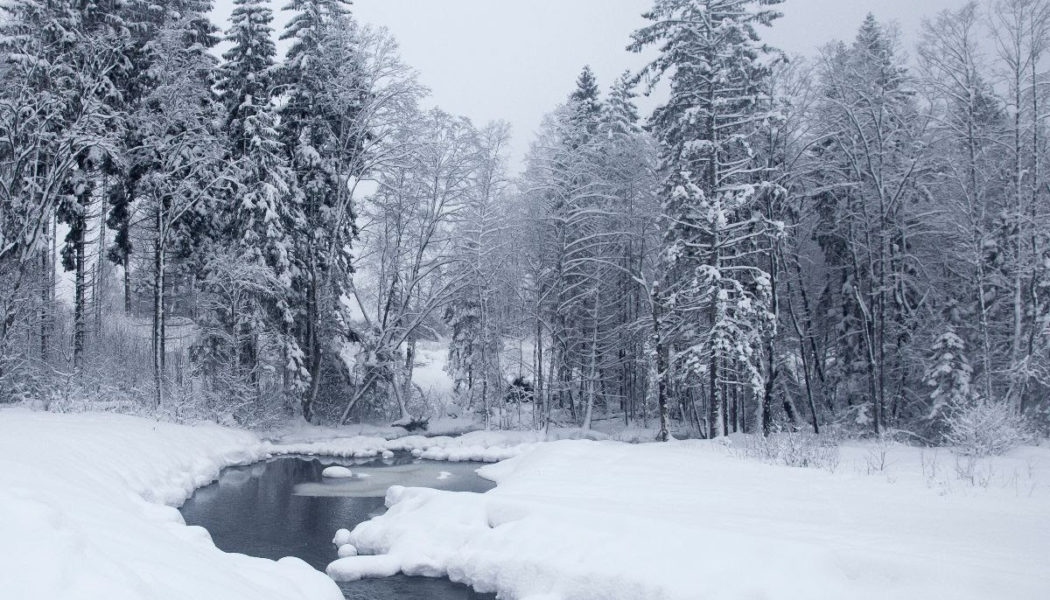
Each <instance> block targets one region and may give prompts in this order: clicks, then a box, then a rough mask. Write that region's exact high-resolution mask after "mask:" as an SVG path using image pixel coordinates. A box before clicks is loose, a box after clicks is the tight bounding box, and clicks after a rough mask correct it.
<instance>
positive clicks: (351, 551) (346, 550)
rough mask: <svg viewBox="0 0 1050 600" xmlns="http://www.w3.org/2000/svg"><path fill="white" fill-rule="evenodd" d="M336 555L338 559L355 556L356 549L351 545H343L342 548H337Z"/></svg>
mask: <svg viewBox="0 0 1050 600" xmlns="http://www.w3.org/2000/svg"><path fill="white" fill-rule="evenodd" d="M344 531H345V530H344ZM336 553H337V554H338V555H339V558H346V557H347V556H357V548H356V547H355V546H354V545H353V544H343V545H342V546H339V550H338V551H337V552H336Z"/></svg>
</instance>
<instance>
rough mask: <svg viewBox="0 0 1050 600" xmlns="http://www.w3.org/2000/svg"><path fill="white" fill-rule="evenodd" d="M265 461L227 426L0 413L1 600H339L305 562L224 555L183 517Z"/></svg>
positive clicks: (255, 442)
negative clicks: (229, 471) (190, 506)
mask: <svg viewBox="0 0 1050 600" xmlns="http://www.w3.org/2000/svg"><path fill="white" fill-rule="evenodd" d="M266 452H267V449H266V447H265V445H264V444H262V443H261V442H260V441H259V439H258V438H257V437H255V436H254V435H252V434H249V433H243V432H238V431H233V430H230V429H223V428H219V427H212V426H198V427H185V426H179V425H172V424H167V423H159V422H155V421H150V420H146V419H141V418H135V417H126V416H118V415H102V414H77V415H60V414H48V413H34V412H30V411H27V410H17V409H16V410H10V409H8V410H0V598H4V599H5V600H8V599H9V600H36V599H42V598H64V599H78V600H79V599H85V600H87V599H95V598H98V599H105V600H119V599H124V598H128V599H132V598H134V599H147V598H149V599H154V600H158V599H164V598H171V599H173V600H175V599H178V600H185V599H186V598H198V599H205V598H207V599H239V598H243V599H245V600H264V599H267V598H273V599H275V600H277V599H281V600H290V599H296V598H301V599H303V600H307V599H309V600H324V599H332V600H338V599H340V598H342V594H341V593H340V592H339V589H338V587H336V585H335V584H334V583H333V582H332V580H331V579H329V578H327V577H325V576H324V575H323V574H321V573H318V572H317V571H316V570H314V569H313V568H311V567H310V566H309V565H307V564H306V563H305V562H303V561H301V560H299V559H296V558H287V559H282V560H280V561H277V562H274V561H270V560H264V559H261V558H252V557H249V556H244V555H240V554H226V553H224V552H221V551H220V550H218V549H217V548H216V547H215V546H214V544H212V542H211V538H210V536H209V535H208V533H207V532H206V531H205V530H204V529H201V528H199V527H187V526H186V525H185V524H184V523H183V520H182V516H181V515H180V514H179V512H178V510H176V509H175V508H174V507H175V506H177V505H178V504H180V503H181V502H182V501H183V500H185V498H186V497H188V496H189V495H190V494H191V493H192V492H193V490H194V489H195V488H197V487H199V486H201V485H204V484H206V483H208V482H210V481H212V480H213V479H214V478H215V477H217V476H218V474H219V470H220V469H222V467H224V466H227V465H231V464H236V463H245V462H251V461H254V460H257V459H259V458H261V457H263V456H265V455H266Z"/></svg>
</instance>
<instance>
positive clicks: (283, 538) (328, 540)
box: [179, 455, 494, 600]
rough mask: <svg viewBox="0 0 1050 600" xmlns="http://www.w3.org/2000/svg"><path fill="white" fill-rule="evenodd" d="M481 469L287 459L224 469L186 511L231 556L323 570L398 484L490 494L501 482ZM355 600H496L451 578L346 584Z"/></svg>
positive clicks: (403, 461) (398, 459) (402, 460)
mask: <svg viewBox="0 0 1050 600" xmlns="http://www.w3.org/2000/svg"><path fill="white" fill-rule="evenodd" d="M333 464H338V465H342V466H346V467H349V468H350V469H351V470H352V471H353V472H354V477H353V478H352V479H344V480H333V479H325V478H322V477H321V471H322V470H323V469H324V468H325V467H326V466H329V465H333ZM479 466H480V465H479V464H477V463H439V462H433V461H421V460H418V459H415V458H413V457H412V456H411V455H398V456H395V457H394V458H389V459H380V458H375V459H325V460H323V461H322V460H319V459H317V458H301V457H285V458H276V459H273V460H269V461H266V462H261V463H256V464H254V465H248V466H244V467H230V468H228V469H225V470H223V472H222V474H221V475H220V476H219V480H218V481H216V482H215V483H212V484H211V485H208V486H205V487H203V488H200V489H199V490H197V491H196V493H194V495H193V496H192V497H191V498H190V499H189V500H187V501H186V503H185V504H183V505H182V508H180V509H179V510H180V511H181V512H182V516H183V518H184V519H185V520H186V523H187V524H189V525H200V526H201V527H204V528H205V529H207V530H208V532H209V533H211V537H212V539H213V540H214V541H215V545H216V546H218V547H219V548H220V549H222V550H224V551H226V552H239V553H242V554H248V555H251V556H260V557H263V558H270V559H278V558H283V557H285V556H296V557H298V558H301V559H303V560H304V561H306V562H307V563H309V564H310V565H312V566H313V567H314V568H316V569H318V570H321V571H323V570H324V568H325V567H326V566H328V563H330V562H331V561H333V560H335V559H336V558H337V556H336V548H335V546H334V545H332V536H333V535H334V534H335V532H336V530H337V529H340V528H346V529H353V528H354V526H355V525H357V524H358V523H360V522H362V521H366V520H368V519H370V518H372V517H373V516H375V515H378V514H382V513H383V512H384V511H385V510H386V507H385V506H384V504H383V498H384V496H385V493H386V489H387V488H388V487H389V486H391V485H407V486H418V487H432V488H437V489H444V490H454V491H464V492H484V491H486V490H488V489H491V488H492V486H493V484H492V483H491V482H489V481H486V480H484V479H482V478H480V477H478V476H477V475H476V474H475V473H474V472H473V471H474V469H476V468H477V467H479ZM339 587H340V588H342V590H343V595H344V596H346V597H347V598H352V599H354V600H387V599H406V600H408V599H421V600H422V599H432V600H477V599H490V598H494V596H492V595H488V594H477V593H475V592H474V591H473V590H471V589H470V588H469V587H467V586H464V585H460V584H456V583H452V582H451V581H448V580H445V579H432V578H426V577H406V576H404V575H397V576H394V577H386V578H383V579H366V580H362V581H355V582H349V583H341V584H340V585H339Z"/></svg>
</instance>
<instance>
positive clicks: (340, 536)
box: [332, 529, 350, 547]
mask: <svg viewBox="0 0 1050 600" xmlns="http://www.w3.org/2000/svg"><path fill="white" fill-rule="evenodd" d="M332 543H333V544H335V545H336V546H340V547H342V546H345V545H347V544H349V543H350V530H349V529H340V530H339V531H336V532H335V537H333V538H332Z"/></svg>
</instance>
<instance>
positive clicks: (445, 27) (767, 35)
mask: <svg viewBox="0 0 1050 600" xmlns="http://www.w3.org/2000/svg"><path fill="white" fill-rule="evenodd" d="M965 3H966V0H787V2H785V3H784V4H782V5H781V6H780V10H781V12H783V13H784V18H782V19H780V20H778V21H777V22H776V23H775V24H774V26H773V27H772V28H766V29H765V31H763V33H762V35H763V37H764V39H767V40H768V41H770V42H771V43H772V44H774V45H776V46H778V47H780V48H781V49H783V50H785V51H786V52H788V53H789V54H812V53H813V52H815V50H816V49H817V48H818V47H820V46H822V45H824V44H825V43H826V42H828V41H830V40H832V39H851V38H852V37H853V35H854V33H855V32H856V29H857V27H858V26H859V25H860V23H861V20H863V18H864V15H865V14H866V13H868V12H869V11H870V12H872V13H874V14H875V16H876V17H877V18H879V20H882V21H896V22H897V23H898V24H899V25H900V27H901V30H902V33H903V35H904V40H905V43H906V45H907V46H908V47H909V49H910V47H911V46H912V45H913V43H914V41H915V39H916V36H917V31H918V30H919V26H920V22H921V20H922V18H923V17H931V16H933V15H934V14H936V13H937V12H938V11H940V10H942V9H945V8H956V7H959V6H962V5H963V4H965ZM232 4H233V2H232V0H217V2H216V8H215V14H214V20H215V23H216V24H217V25H219V26H220V27H222V28H223V29H225V28H226V27H227V25H228V23H227V19H228V17H229V13H230V10H231V7H232ZM272 4H273V7H274V12H275V20H274V25H275V27H276V28H277V29H278V31H279V30H280V29H282V28H283V27H284V24H285V22H286V21H287V18H288V17H287V13H283V12H281V11H280V10H278V9H279V8H280V7H281V6H283V5H284V4H286V0H276V1H273V2H272ZM651 5H652V0H355V2H354V5H353V12H354V14H355V16H356V18H357V19H358V20H359V21H361V22H364V23H370V24H373V25H381V26H385V27H387V28H388V29H390V31H391V32H392V33H393V34H394V36H395V37H396V38H397V40H398V42H399V43H400V45H401V51H402V52H401V53H402V56H403V58H404V60H405V62H406V63H407V64H409V65H411V66H412V67H414V68H415V69H416V70H417V71H418V72H419V74H420V78H421V80H422V82H423V83H424V84H425V85H426V86H427V87H429V88H430V89H431V91H432V96H431V99H430V100H431V103H432V104H433V105H436V106H440V107H441V108H443V109H445V110H446V111H448V112H450V113H454V114H460V115H465V116H467V117H469V118H470V119H471V120H473V121H474V122H475V123H476V124H479V125H480V124H483V123H484V122H486V121H490V120H496V119H502V120H505V121H508V122H509V123H510V124H511V127H512V130H513V136H514V140H513V145H512V149H513V153H514V157H513V158H514V160H515V162H517V161H518V160H520V158H521V156H522V155H523V154H524V153H525V151H526V149H527V148H528V144H529V141H530V140H531V138H532V134H533V132H534V131H535V130H536V128H537V127H538V125H539V123H540V120H541V118H542V117H543V115H544V114H545V113H547V112H549V111H550V110H551V109H553V107H554V106H555V105H556V104H558V103H559V102H562V101H563V100H564V99H565V98H566V97H567V96H568V94H569V93H570V92H571V91H572V86H573V83H574V81H575V79H576V76H577V75H578V74H579V71H580V69H581V68H582V67H583V65H585V64H589V65H591V67H592V68H593V69H594V71H595V72H596V73H597V75H598V78H599V81H600V83H601V85H602V87H603V88H604V87H606V86H607V85H608V84H609V83H610V82H611V81H613V80H614V79H615V78H616V77H617V76H618V75H619V74H620V73H622V72H623V71H624V70H625V69H632V70H637V69H638V68H639V67H641V66H642V65H643V64H644V62H645V57H644V56H638V55H635V54H632V53H630V52H627V51H626V50H625V47H626V46H627V44H628V42H629V40H630V35H631V32H632V31H634V30H636V29H637V28H639V27H640V26H643V25H644V24H645V23H646V21H645V20H644V19H642V18H641V14H642V13H643V12H645V11H646V10H647V9H648V8H649V7H650V6H651ZM654 102H655V100H654V99H648V100H645V99H643V100H642V101H641V102H640V104H641V105H642V108H643V110H644V111H645V112H648V110H651V108H652V106H653V104H654Z"/></svg>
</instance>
